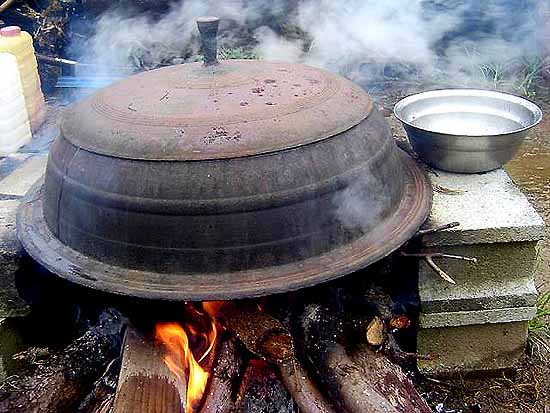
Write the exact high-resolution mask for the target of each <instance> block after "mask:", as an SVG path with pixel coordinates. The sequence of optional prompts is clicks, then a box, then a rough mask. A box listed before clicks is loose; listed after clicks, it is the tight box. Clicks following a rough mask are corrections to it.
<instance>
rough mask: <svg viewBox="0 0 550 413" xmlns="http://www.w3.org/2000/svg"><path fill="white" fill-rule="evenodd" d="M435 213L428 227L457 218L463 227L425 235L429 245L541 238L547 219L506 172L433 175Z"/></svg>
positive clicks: (432, 214) (426, 242)
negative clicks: (543, 218)
mask: <svg viewBox="0 0 550 413" xmlns="http://www.w3.org/2000/svg"><path fill="white" fill-rule="evenodd" d="M430 179H431V181H432V184H433V186H434V199H433V206H432V212H431V214H430V217H429V218H428V220H427V222H426V224H425V228H431V227H435V226H438V225H442V224H447V223H449V222H453V221H458V222H460V224H461V225H460V227H457V228H452V229H450V230H446V231H442V232H439V233H436V234H432V235H429V236H426V237H424V243H425V245H426V246H441V245H464V244H486V243H495V242H500V243H505V242H516V241H539V240H540V239H542V238H543V236H544V221H543V220H542V218H541V217H540V215H539V214H538V213H537V212H536V211H535V209H534V208H533V207H532V206H531V204H530V203H529V201H528V200H527V198H526V197H525V195H523V194H522V193H521V191H520V190H519V189H518V188H517V187H516V186H515V185H514V183H513V182H512V180H511V179H510V177H509V176H508V174H507V173H506V171H504V170H503V169H497V170H495V171H492V172H487V173H484V174H453V173H449V172H443V171H437V176H436V175H434V174H431V175H430Z"/></svg>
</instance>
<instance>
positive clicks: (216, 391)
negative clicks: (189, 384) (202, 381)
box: [200, 337, 243, 413]
mask: <svg viewBox="0 0 550 413" xmlns="http://www.w3.org/2000/svg"><path fill="white" fill-rule="evenodd" d="M216 354H217V357H216V360H215V362H214V368H213V369H212V374H211V376H210V382H209V384H208V387H207V390H206V393H205V395H204V401H203V407H202V408H201V410H200V412H201V413H229V412H231V411H233V409H234V399H235V397H234V396H235V393H236V391H237V388H236V387H238V383H239V381H238V378H239V375H240V373H241V370H242V367H243V360H242V357H241V353H240V351H239V346H238V344H237V340H236V339H235V338H234V337H231V338H227V339H225V340H224V339H222V340H221V342H220V344H219V346H218V350H217V351H216Z"/></svg>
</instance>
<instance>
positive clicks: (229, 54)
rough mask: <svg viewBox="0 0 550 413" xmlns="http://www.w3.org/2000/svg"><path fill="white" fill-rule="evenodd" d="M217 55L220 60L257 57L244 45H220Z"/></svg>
mask: <svg viewBox="0 0 550 413" xmlns="http://www.w3.org/2000/svg"><path fill="white" fill-rule="evenodd" d="M218 57H219V58H220V59H222V60H229V59H258V56H257V55H256V54H255V53H254V52H253V51H252V50H248V49H245V48H244V47H222V48H220V49H219V51H218Z"/></svg>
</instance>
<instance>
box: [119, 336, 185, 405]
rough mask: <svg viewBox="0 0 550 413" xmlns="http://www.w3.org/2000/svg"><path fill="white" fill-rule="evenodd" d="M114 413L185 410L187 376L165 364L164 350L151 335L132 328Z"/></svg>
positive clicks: (126, 343)
mask: <svg viewBox="0 0 550 413" xmlns="http://www.w3.org/2000/svg"><path fill="white" fill-rule="evenodd" d="M123 349H124V353H123V358H122V368H121V371H120V377H119V381H118V388H117V395H116V398H115V402H114V407H113V413H135V412H153V411H157V410H156V409H157V406H162V411H165V412H171V413H172V412H173V413H185V411H186V410H185V403H186V393H185V391H186V385H185V384H186V378H185V375H179V376H178V375H176V374H174V373H173V372H172V371H171V370H170V369H169V368H168V367H167V366H166V365H165V363H164V360H163V353H164V351H163V350H164V349H163V347H162V346H161V345H159V344H158V343H156V342H155V340H154V338H153V337H151V336H143V335H141V334H139V333H138V332H137V331H136V330H135V329H134V328H132V327H128V329H127V330H126V336H125V338H124V346H123Z"/></svg>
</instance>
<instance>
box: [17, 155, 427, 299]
mask: <svg viewBox="0 0 550 413" xmlns="http://www.w3.org/2000/svg"><path fill="white" fill-rule="evenodd" d="M399 154H400V156H399V157H400V158H401V161H402V165H403V167H404V169H405V180H406V182H405V185H404V193H403V197H402V199H401V202H400V204H399V206H398V208H397V209H396V211H395V212H394V214H393V215H391V216H390V217H388V218H387V219H386V220H385V221H384V222H383V223H382V224H381V225H379V226H377V228H376V229H375V230H374V231H370V232H367V233H366V234H365V236H363V237H360V238H358V239H356V240H354V241H352V242H351V243H349V244H345V245H342V246H340V247H337V248H335V249H332V250H330V251H327V252H326V253H324V254H320V255H317V256H313V257H309V258H307V259H304V260H300V261H295V262H291V263H287V264H284V265H279V266H271V267H264V268H255V269H249V270H245V271H233V272H218V273H203V274H201V280H202V279H204V281H203V282H200V283H199V282H197V274H196V273H192V274H191V273H179V274H161V273H155V272H150V271H140V270H133V269H128V268H124V267H117V266H113V265H108V264H105V263H103V262H100V261H99V260H96V259H93V258H90V257H88V256H86V255H84V254H82V253H80V252H77V251H75V250H74V249H72V248H70V247H68V246H66V245H65V244H63V243H62V242H61V241H60V240H59V239H57V238H56V237H55V236H54V235H53V234H52V233H51V232H50V230H49V228H48V226H47V224H46V222H45V220H44V216H43V214H42V185H43V178H42V179H40V180H38V181H37V182H36V183H35V184H34V185H33V186H32V187H31V189H30V190H29V191H28V192H27V194H26V195H25V197H24V198H23V200H22V202H21V204H20V206H19V209H18V213H17V234H18V237H19V240H20V241H21V243H22V244H23V247H24V248H25V250H26V251H27V252H28V253H29V254H30V255H31V257H33V258H34V259H35V260H36V261H38V262H39V263H40V264H41V265H43V266H44V267H45V268H46V269H48V270H49V271H51V272H53V273H55V274H57V275H59V276H60V277H62V278H65V279H67V280H69V281H72V282H75V283H77V284H81V285H84V286H87V287H91V288H94V289H98V290H103V291H106V292H109V293H114V294H119V295H129V296H135V297H141V298H149V299H160V300H220V299H238V298H247V297H257V296H262V295H269V294H276V293H282V292H287V291H292V290H297V289H299V288H304V287H309V286H313V285H315V284H318V283H322V282H326V281H330V280H333V279H336V278H339V277H342V276H344V275H347V274H349V273H351V272H353V271H357V270H359V269H361V268H363V267H365V266H367V265H369V264H371V263H373V262H375V261H378V260H380V259H381V258H384V257H385V256H387V255H389V254H390V253H391V252H393V251H395V250H396V249H397V248H399V247H400V246H401V245H403V244H404V243H405V242H406V241H408V240H409V239H410V238H412V237H413V236H414V234H415V233H416V232H417V231H418V229H419V228H420V226H421V225H422V224H423V223H424V221H425V220H426V218H427V217H428V214H429V212H430V208H431V200H432V189H431V185H430V184H429V182H428V179H427V177H426V175H425V172H424V171H423V170H422V169H421V167H420V166H419V165H418V164H417V163H416V162H415V161H414V160H413V159H412V158H411V157H410V156H409V155H408V154H406V153H405V152H404V151H401V150H399ZM191 277H192V278H191ZM153 280H156V281H153Z"/></svg>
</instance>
